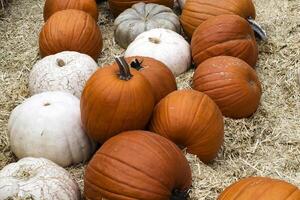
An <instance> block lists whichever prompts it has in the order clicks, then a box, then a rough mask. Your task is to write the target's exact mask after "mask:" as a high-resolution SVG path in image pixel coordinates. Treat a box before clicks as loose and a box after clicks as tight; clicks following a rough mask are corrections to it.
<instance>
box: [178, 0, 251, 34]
mask: <svg viewBox="0 0 300 200" xmlns="http://www.w3.org/2000/svg"><path fill="white" fill-rule="evenodd" d="M223 14H235V15H239V16H241V17H243V18H245V19H247V18H249V17H250V18H252V19H255V7H254V5H253V3H252V1H251V0H188V1H186V3H185V5H184V8H183V10H182V14H181V16H180V22H181V24H182V27H183V30H184V32H185V33H186V35H187V36H188V37H189V38H191V37H192V35H193V32H194V31H195V29H196V28H197V27H198V26H199V25H200V24H201V23H202V22H204V21H205V20H207V19H209V18H211V17H214V16H218V15H223Z"/></svg>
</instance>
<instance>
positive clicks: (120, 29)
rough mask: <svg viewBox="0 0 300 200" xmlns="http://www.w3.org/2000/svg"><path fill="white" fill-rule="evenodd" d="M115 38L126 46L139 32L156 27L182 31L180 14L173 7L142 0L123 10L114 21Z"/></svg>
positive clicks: (122, 45) (121, 44)
mask: <svg viewBox="0 0 300 200" xmlns="http://www.w3.org/2000/svg"><path fill="white" fill-rule="evenodd" d="M114 26H115V40H116V42H117V43H118V44H119V45H120V46H121V47H123V48H126V47H127V46H128V45H129V44H130V43H131V42H132V41H133V40H134V39H135V38H136V37H137V36H138V35H139V34H141V33H143V32H145V31H147V30H151V29H154V28H165V29H170V30H173V31H175V32H177V33H180V31H181V25H180V21H179V18H178V16H177V15H176V14H175V13H174V12H173V11H172V9H170V8H168V7H166V6H163V5H158V4H153V3H149V4H145V3H144V2H140V3H137V4H134V5H133V6H132V7H131V8H129V9H127V10H125V11H124V12H122V13H121V14H120V15H119V16H118V17H117V18H116V20H115V22H114Z"/></svg>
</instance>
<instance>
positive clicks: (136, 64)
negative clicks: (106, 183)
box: [130, 59, 143, 71]
mask: <svg viewBox="0 0 300 200" xmlns="http://www.w3.org/2000/svg"><path fill="white" fill-rule="evenodd" d="M142 63H143V61H141V62H140V61H139V60H138V59H135V60H134V61H132V62H131V63H130V66H131V67H132V68H134V69H136V70H138V71H139V70H141V69H143V67H142Z"/></svg>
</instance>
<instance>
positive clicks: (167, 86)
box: [126, 56, 177, 103]
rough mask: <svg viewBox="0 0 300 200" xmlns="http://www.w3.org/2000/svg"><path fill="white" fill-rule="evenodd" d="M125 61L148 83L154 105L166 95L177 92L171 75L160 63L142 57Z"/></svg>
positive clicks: (129, 58)
mask: <svg viewBox="0 0 300 200" xmlns="http://www.w3.org/2000/svg"><path fill="white" fill-rule="evenodd" d="M126 60H127V62H128V63H130V65H131V67H133V68H135V69H136V70H138V71H139V72H141V74H143V75H144V76H145V78H146V79H147V80H148V81H149V83H150V85H151V87H152V91H153V94H154V98H155V102H156V103H158V102H159V101H160V100H161V99H162V98H163V97H165V96H166V95H167V94H169V93H171V92H173V91H174V90H177V85H176V80H175V77H174V75H173V73H172V72H171V70H169V68H168V67H167V66H166V65H165V64H163V63H162V62H160V61H158V60H155V59H153V58H149V57H142V56H135V57H128V58H126Z"/></svg>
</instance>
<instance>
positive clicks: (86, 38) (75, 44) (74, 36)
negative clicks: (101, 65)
mask: <svg viewBox="0 0 300 200" xmlns="http://www.w3.org/2000/svg"><path fill="white" fill-rule="evenodd" d="M39 46H40V54H41V56H42V57H44V56H48V55H52V54H56V53H59V52H62V51H77V52H79V53H84V54H87V55H89V56H91V57H92V58H94V59H97V58H98V56H99V54H100V53H101V50H102V35H101V31H100V29H99V27H98V25H97V24H96V22H95V20H94V19H93V18H92V17H91V16H90V15H89V14H88V13H86V12H84V11H81V10H73V9H69V10H62V11H58V12H56V13H54V14H53V15H52V16H51V17H50V18H49V19H48V20H47V22H46V23H45V24H44V26H43V28H42V31H41V32H40V38H39Z"/></svg>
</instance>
